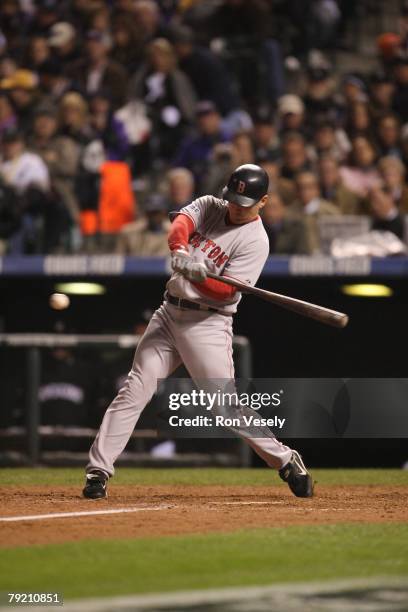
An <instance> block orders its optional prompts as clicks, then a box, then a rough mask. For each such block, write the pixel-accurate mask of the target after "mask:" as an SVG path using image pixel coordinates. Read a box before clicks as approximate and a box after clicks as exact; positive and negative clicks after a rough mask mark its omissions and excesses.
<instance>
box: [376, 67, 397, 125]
mask: <svg viewBox="0 0 408 612" xmlns="http://www.w3.org/2000/svg"><path fill="white" fill-rule="evenodd" d="M394 92H395V84H394V82H393V80H392V79H391V77H390V76H388V75H387V74H386V73H385V72H375V73H374V74H372V75H371V78H370V114H371V116H372V117H373V119H377V118H378V117H381V116H382V115H384V114H386V113H390V112H391V111H392V103H393V97H394Z"/></svg>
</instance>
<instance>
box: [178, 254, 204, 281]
mask: <svg viewBox="0 0 408 612" xmlns="http://www.w3.org/2000/svg"><path fill="white" fill-rule="evenodd" d="M171 267H172V269H173V271H174V272H179V273H180V274H182V275H183V276H185V277H186V278H187V279H188V280H189V281H194V282H196V283H202V282H203V281H205V279H206V278H207V269H206V267H205V265H204V264H202V263H196V262H195V261H193V260H192V259H191V257H190V255H189V254H188V253H187V252H186V251H182V250H178V251H173V253H172V257H171Z"/></svg>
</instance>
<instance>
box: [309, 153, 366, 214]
mask: <svg viewBox="0 0 408 612" xmlns="http://www.w3.org/2000/svg"><path fill="white" fill-rule="evenodd" d="M318 171H319V180H320V190H321V194H322V197H323V198H324V199H325V200H328V201H329V202H332V203H333V204H335V205H336V206H337V207H338V209H339V211H340V213H341V214H342V215H359V214H361V213H362V212H363V206H362V200H361V198H359V196H358V195H357V194H355V193H353V192H352V191H350V190H349V189H347V187H346V186H345V185H344V183H343V181H342V178H341V175H340V169H339V164H338V162H337V160H336V159H335V158H333V157H330V156H328V155H324V156H322V157H321V158H320V159H319V161H318Z"/></svg>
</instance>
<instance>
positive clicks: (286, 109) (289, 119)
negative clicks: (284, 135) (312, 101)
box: [278, 94, 305, 132]
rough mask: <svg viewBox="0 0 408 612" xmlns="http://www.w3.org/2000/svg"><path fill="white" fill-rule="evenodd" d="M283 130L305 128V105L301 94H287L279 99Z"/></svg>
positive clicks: (301, 129)
mask: <svg viewBox="0 0 408 612" xmlns="http://www.w3.org/2000/svg"><path fill="white" fill-rule="evenodd" d="M278 112H279V118H280V128H281V132H286V131H289V130H290V131H293V130H295V131H298V132H302V131H303V129H304V119H305V105H304V104H303V102H302V100H301V99H300V98H299V96H295V95H293V94H285V95H284V96H282V97H281V98H279V100H278Z"/></svg>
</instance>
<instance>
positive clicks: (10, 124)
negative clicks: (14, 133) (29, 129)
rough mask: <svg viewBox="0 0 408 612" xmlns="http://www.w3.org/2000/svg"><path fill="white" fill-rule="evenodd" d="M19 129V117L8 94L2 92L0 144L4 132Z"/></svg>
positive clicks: (0, 97) (0, 102) (0, 98)
mask: <svg viewBox="0 0 408 612" xmlns="http://www.w3.org/2000/svg"><path fill="white" fill-rule="evenodd" d="M15 127H17V116H16V114H15V112H14V110H13V106H12V104H11V101H10V98H9V96H8V95H7V93H5V92H3V91H0V142H1V138H2V135H3V133H4V132H8V131H9V130H10V128H15Z"/></svg>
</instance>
